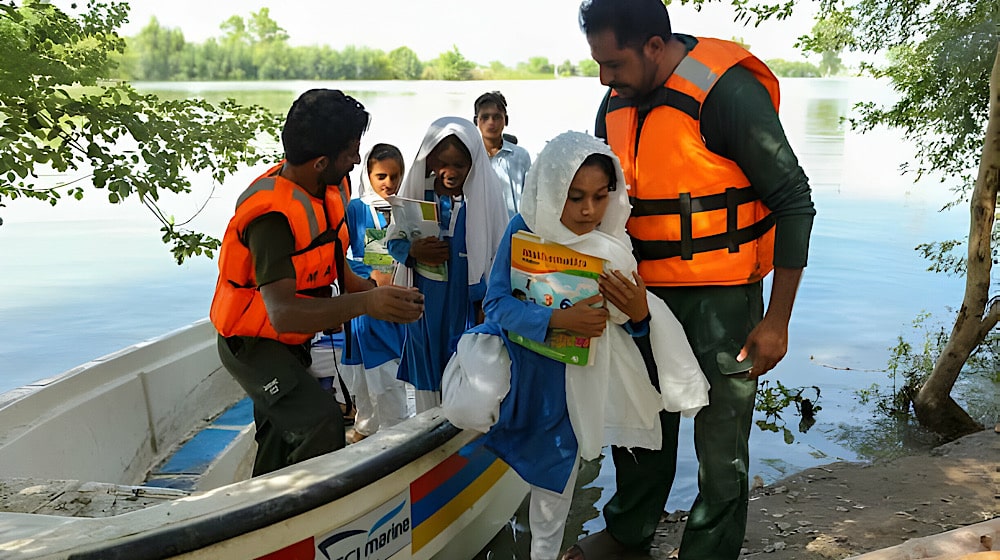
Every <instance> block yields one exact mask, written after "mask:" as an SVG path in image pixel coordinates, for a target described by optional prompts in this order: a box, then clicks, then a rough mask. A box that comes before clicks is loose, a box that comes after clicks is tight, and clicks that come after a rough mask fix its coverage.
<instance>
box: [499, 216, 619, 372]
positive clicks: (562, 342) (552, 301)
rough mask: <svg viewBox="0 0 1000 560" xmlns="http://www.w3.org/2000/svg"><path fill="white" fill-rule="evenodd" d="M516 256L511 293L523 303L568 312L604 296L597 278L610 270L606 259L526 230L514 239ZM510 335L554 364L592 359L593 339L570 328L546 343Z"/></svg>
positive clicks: (552, 331)
mask: <svg viewBox="0 0 1000 560" xmlns="http://www.w3.org/2000/svg"><path fill="white" fill-rule="evenodd" d="M510 252H511V254H510V289H511V292H512V293H513V295H514V297H516V298H517V299H520V300H522V301H530V302H533V303H535V304H536V305H541V306H543V307H550V308H553V309H565V308H567V307H571V306H572V305H573V304H575V303H576V302H578V301H580V300H584V299H587V298H589V297H591V296H593V295H596V294H598V293H600V291H599V290H598V286H597V279H598V277H599V276H600V274H601V272H602V271H603V270H604V260H603V259H600V258H598V257H594V256H592V255H586V254H583V253H580V252H577V251H574V250H573V249H570V248H569V247H566V246H565V245H560V244H559V243H555V242H552V241H546V240H544V239H542V238H540V237H538V236H537V235H533V234H531V233H528V232H526V231H519V232H516V233H515V234H514V235H513V236H512V237H511V243H510ZM507 335H508V336H509V337H510V339H511V340H512V341H514V342H515V343H517V344H520V345H521V346H524V347H525V348H528V349H529V350H532V351H534V352H538V353H539V354H541V355H543V356H546V357H549V358H552V359H553V360H557V361H560V362H564V363H567V364H573V365H578V366H585V365H589V364H590V361H591V352H590V338H588V337H584V336H579V335H577V334H574V333H572V332H570V331H567V330H564V329H549V330H548V332H547V333H546V335H545V340H544V341H541V342H540V341H537V340H531V339H528V338H525V337H523V336H521V335H520V334H517V333H515V332H508V333H507Z"/></svg>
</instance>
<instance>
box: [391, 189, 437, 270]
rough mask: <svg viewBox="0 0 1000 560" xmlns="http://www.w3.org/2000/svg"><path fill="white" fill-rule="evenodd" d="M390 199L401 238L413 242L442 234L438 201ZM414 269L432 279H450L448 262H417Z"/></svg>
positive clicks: (403, 198)
mask: <svg viewBox="0 0 1000 560" xmlns="http://www.w3.org/2000/svg"><path fill="white" fill-rule="evenodd" d="M388 201H389V206H390V207H391V209H392V210H391V211H392V221H393V223H394V224H396V225H397V226H399V231H400V233H399V237H400V239H407V240H409V241H410V242H413V241H416V240H417V239H420V238H422V237H437V236H438V235H440V233H441V226H439V225H438V213H437V203H435V202H433V201H429V200H416V199H413V198H405V197H402V196H390V197H389V198H388ZM413 270H414V271H416V273H417V274H419V275H421V276H423V277H425V278H429V279H431V280H437V281H439V282H446V281H447V280H448V263H442V264H439V265H437V266H431V265H426V264H423V263H417V264H416V266H414V267H413Z"/></svg>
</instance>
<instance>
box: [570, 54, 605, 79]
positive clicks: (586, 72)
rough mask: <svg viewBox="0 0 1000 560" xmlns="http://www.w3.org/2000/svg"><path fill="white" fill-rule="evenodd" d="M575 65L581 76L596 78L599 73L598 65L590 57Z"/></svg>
mask: <svg viewBox="0 0 1000 560" xmlns="http://www.w3.org/2000/svg"><path fill="white" fill-rule="evenodd" d="M576 67H577V69H579V71H580V75H581V76H587V77H588V78H596V77H597V76H599V75H600V74H601V68H600V66H598V65H597V63H596V62H594V59H592V58H587V59H584V60H581V61H580V63H579V64H577V65H576Z"/></svg>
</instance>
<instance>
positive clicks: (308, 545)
mask: <svg viewBox="0 0 1000 560" xmlns="http://www.w3.org/2000/svg"><path fill="white" fill-rule="evenodd" d="M314 558H316V545H315V544H314V541H313V538H312V537H309V538H308V539H306V540H304V541H299V542H297V543H295V544H293V545H290V546H286V547H285V548H282V549H281V550H275V551H274V552H272V553H271V554H265V555H264V556H258V557H257V560H313V559H314Z"/></svg>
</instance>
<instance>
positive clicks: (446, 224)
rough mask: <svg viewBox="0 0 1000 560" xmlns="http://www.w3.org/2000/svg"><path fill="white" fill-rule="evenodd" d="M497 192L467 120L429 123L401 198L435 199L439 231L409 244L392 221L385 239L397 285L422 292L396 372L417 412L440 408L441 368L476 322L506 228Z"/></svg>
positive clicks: (476, 135)
mask: <svg viewBox="0 0 1000 560" xmlns="http://www.w3.org/2000/svg"><path fill="white" fill-rule="evenodd" d="M502 193H503V189H502V185H501V184H500V178H499V177H497V174H496V173H495V172H494V171H493V168H492V167H491V166H490V161H489V157H487V155H486V148H485V147H484V146H483V141H482V138H481V137H480V136H479V130H478V129H477V128H476V126H475V125H474V124H472V122H470V121H468V120H466V119H462V118H459V117H444V118H440V119H438V120H436V121H434V122H433V123H431V125H430V127H429V128H428V129H427V133H426V134H425V135H424V139H423V142H421V144H420V149H419V150H418V151H417V156H416V158H415V159H414V161H413V164H412V165H411V166H410V169H409V171H408V173H407V174H406V178H405V179H404V180H403V185H402V187H401V188H400V191H399V196H401V197H404V198H408V199H412V200H419V201H428V202H433V203H434V205H435V209H436V214H437V222H438V223H437V225H438V228H437V229H439V230H440V233H439V235H437V236H433V237H422V238H419V239H413V238H412V237H410V235H409V233H408V230H407V224H402V223H400V221H399V220H396V219H395V218H394V219H393V221H392V223H391V224H390V226H389V231H388V233H387V234H386V238H387V239H388V242H387V246H388V249H389V254H391V255H392V257H393V258H394V259H395V260H397V261H398V262H399V263H400V264H401V267H400V271H401V272H405V273H407V274H397V279H398V280H397V283H400V282H402V283H408V284H409V283H412V285H413V286H416V287H417V288H419V289H420V292H421V293H422V294H423V295H424V314H423V316H421V318H420V319H419V320H418V321H417V322H415V323H413V324H411V325H408V326H407V328H406V341H405V343H404V345H403V358H402V360H401V361H400V365H399V373H398V377H399V379H401V380H403V381H407V382H409V383H411V384H412V385H413V387H414V389H415V390H416V394H415V395H416V409H417V412H422V411H424V410H427V409H429V408H431V407H433V406H437V405H439V404H440V403H441V397H440V395H441V375H442V373H443V371H444V366H445V364H447V363H448V359H449V358H450V357H451V355H452V353H454V351H455V346H456V344H457V343H458V339H459V337H460V336H462V333H464V332H465V330H466V329H467V328H469V327H471V326H473V325H475V324H476V323H477V322H479V321H480V320H481V315H482V299H483V296H484V295H485V293H486V280H487V279H488V277H489V272H490V267H491V265H492V264H493V256H494V255H495V254H496V251H497V245H498V244H499V243H500V238H501V237H502V236H503V231H504V228H505V227H506V225H507V210H506V208H507V206H506V203H505V202H504V200H503V194H502ZM403 267H405V268H403ZM403 276H406V277H407V278H406V279H402V277H403Z"/></svg>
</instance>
